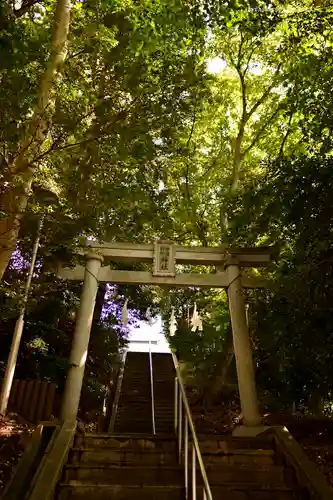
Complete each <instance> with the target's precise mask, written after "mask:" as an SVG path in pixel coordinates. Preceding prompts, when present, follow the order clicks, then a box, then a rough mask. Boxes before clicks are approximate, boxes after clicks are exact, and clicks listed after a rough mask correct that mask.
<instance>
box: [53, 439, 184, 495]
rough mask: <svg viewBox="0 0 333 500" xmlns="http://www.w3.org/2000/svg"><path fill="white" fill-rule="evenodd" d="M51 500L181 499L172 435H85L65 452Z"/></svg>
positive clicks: (181, 492) (178, 468) (178, 470)
mask: <svg viewBox="0 0 333 500" xmlns="http://www.w3.org/2000/svg"><path fill="white" fill-rule="evenodd" d="M56 498H57V500H130V499H131V500H132V499H138V500H140V499H141V498H142V499H144V500H156V499H158V500H167V499H179V500H180V499H183V498H184V490H183V469H182V467H181V466H179V465H178V463H177V453H176V442H175V439H174V437H168V436H161V437H154V438H152V437H151V436H150V437H149V436H144V435H142V436H140V437H139V436H136V437H133V436H128V435H127V436H119V435H117V436H116V435H110V434H87V435H86V436H84V437H83V438H81V439H80V438H79V440H77V441H76V442H75V445H74V447H73V449H72V451H71V454H70V457H69V462H68V464H67V466H66V467H65V470H64V473H63V479H62V481H61V483H60V485H59V487H58V492H57V495H56Z"/></svg>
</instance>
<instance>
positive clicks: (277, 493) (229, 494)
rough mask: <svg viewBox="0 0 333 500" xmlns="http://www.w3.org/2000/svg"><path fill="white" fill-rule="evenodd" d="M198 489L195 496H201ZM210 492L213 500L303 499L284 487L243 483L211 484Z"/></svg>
mask: <svg viewBox="0 0 333 500" xmlns="http://www.w3.org/2000/svg"><path fill="white" fill-rule="evenodd" d="M199 491H200V492H202V489H200V490H198V492H197V498H202V497H200V496H199V495H200V493H199ZM211 492H212V497H213V499H214V500H219V499H221V500H229V499H230V500H305V498H304V499H303V497H300V496H296V495H295V492H294V491H293V490H292V489H290V488H285V487H281V488H274V489H270V488H267V489H265V488H263V489H259V490H258V489H254V488H251V485H249V486H247V485H245V484H244V485H242V488H239V487H237V486H236V487H233V486H229V487H225V486H212V487H211ZM190 495H191V494H190ZM201 495H202V493H201ZM190 498H191V496H190Z"/></svg>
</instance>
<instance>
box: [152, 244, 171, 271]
mask: <svg viewBox="0 0 333 500" xmlns="http://www.w3.org/2000/svg"><path fill="white" fill-rule="evenodd" d="M175 274H176V259H175V245H174V243H173V242H170V241H156V242H155V244H154V260H153V275H154V276H175Z"/></svg>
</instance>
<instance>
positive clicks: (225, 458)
mask: <svg viewBox="0 0 333 500" xmlns="http://www.w3.org/2000/svg"><path fill="white" fill-rule="evenodd" d="M202 458H203V461H204V464H205V466H207V465H209V464H216V465H217V464H221V465H222V464H229V465H238V466H241V465H242V464H243V465H253V466H257V465H274V464H275V454H274V452H273V451H271V450H262V452H261V450H258V453H257V454H253V453H247V450H244V453H240V454H237V453H236V454H233V453H230V454H225V453H221V454H205V453H203V454H202Z"/></svg>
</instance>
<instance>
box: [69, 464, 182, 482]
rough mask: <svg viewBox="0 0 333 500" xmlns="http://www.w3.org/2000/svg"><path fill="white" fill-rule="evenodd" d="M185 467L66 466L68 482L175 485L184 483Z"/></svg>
mask: <svg viewBox="0 0 333 500" xmlns="http://www.w3.org/2000/svg"><path fill="white" fill-rule="evenodd" d="M183 477H184V472H183V468H182V467H181V466H179V465H174V466H172V465H168V466H164V467H156V466H154V465H146V466H142V465H139V466H135V465H118V466H114V465H107V464H103V465H102V464H97V465H93V464H79V465H73V464H72V465H67V466H66V468H65V480H64V482H65V483H66V484H69V485H71V486H76V485H77V484H82V483H88V484H104V485H106V484H124V485H136V486H137V485H141V486H143V485H174V484H176V485H177V484H182V480H183Z"/></svg>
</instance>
